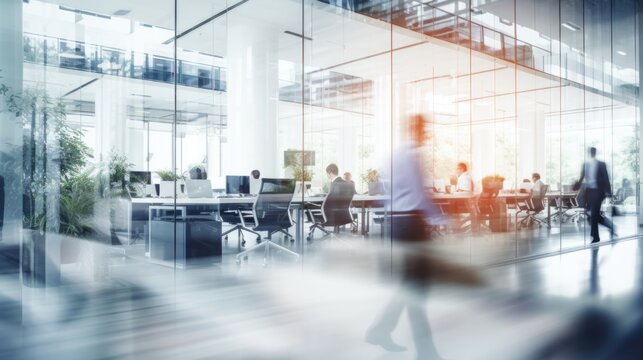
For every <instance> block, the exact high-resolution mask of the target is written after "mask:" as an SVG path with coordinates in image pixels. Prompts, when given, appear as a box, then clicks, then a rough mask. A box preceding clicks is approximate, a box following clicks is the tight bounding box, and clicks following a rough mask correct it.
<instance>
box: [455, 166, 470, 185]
mask: <svg viewBox="0 0 643 360" xmlns="http://www.w3.org/2000/svg"><path fill="white" fill-rule="evenodd" d="M456 174H457V175H458V183H457V185H456V187H455V191H456V192H473V180H471V175H469V172H468V168H467V164H465V163H463V162H461V163H458V166H457V168H456Z"/></svg>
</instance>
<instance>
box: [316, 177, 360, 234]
mask: <svg viewBox="0 0 643 360" xmlns="http://www.w3.org/2000/svg"><path fill="white" fill-rule="evenodd" d="M353 195H354V188H353V184H351V183H341V182H340V183H334V184H333V185H332V187H331V189H330V192H329V193H328V195H326V198H324V202H323V203H322V205H321V207H320V208H319V209H315V205H314V204H308V205H309V206H307V209H306V215H307V217H308V219H309V220H310V221H312V222H313V224H312V225H311V226H310V228H309V229H308V230H309V231H308V236H307V237H306V240H311V239H312V238H313V235H314V234H315V230H321V231H323V232H324V233H325V235H330V232H329V231H328V230H326V229H325V228H326V227H330V226H332V227H333V228H334V232H335V233H337V232H339V227H340V226H342V225H347V224H353V221H354V218H353V214H352V213H351V209H350V206H351V201H353Z"/></svg>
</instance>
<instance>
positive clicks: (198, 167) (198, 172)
mask: <svg viewBox="0 0 643 360" xmlns="http://www.w3.org/2000/svg"><path fill="white" fill-rule="evenodd" d="M188 174H189V176H190V179H192V180H205V179H207V178H208V172H207V170H206V169H205V165H203V164H195V165H192V166H190V170H188Z"/></svg>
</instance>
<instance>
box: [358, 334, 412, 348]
mask: <svg viewBox="0 0 643 360" xmlns="http://www.w3.org/2000/svg"><path fill="white" fill-rule="evenodd" d="M364 340H365V341H366V342H367V343H369V344H371V345H379V346H381V347H382V348H383V349H384V350H386V351H390V352H402V351H406V347H405V346H402V345H398V344H396V343H395V342H394V341H393V339H392V338H391V334H379V333H375V332H372V331H368V332H366V338H365V339H364Z"/></svg>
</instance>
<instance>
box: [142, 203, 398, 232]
mask: <svg viewBox="0 0 643 360" xmlns="http://www.w3.org/2000/svg"><path fill="white" fill-rule="evenodd" d="M256 199H257V197H256V196H244V197H219V198H216V197H214V198H195V199H192V198H176V199H175V198H158V197H157V198H133V199H132V204H140V205H163V206H182V207H183V206H189V205H235V204H239V205H241V204H246V205H247V204H254V202H255V200H256ZM388 199H390V195H355V196H353V206H355V207H359V208H361V218H362V219H361V220H362V234H366V225H365V223H366V221H367V209H368V208H370V207H372V205H373V204H377V203H380V202H383V201H386V200H388ZM323 201H324V197H323V196H305V197H303V198H302V197H301V196H294V197H293V199H292V202H293V204H299V205H301V204H304V203H321V202H323ZM293 209H294V210H295V218H296V222H297V224H303V219H304V217H303V211H302V206H294V207H293ZM301 230H302V226H296V227H295V240H296V241H301V239H302V238H303V236H302V233H301Z"/></svg>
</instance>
